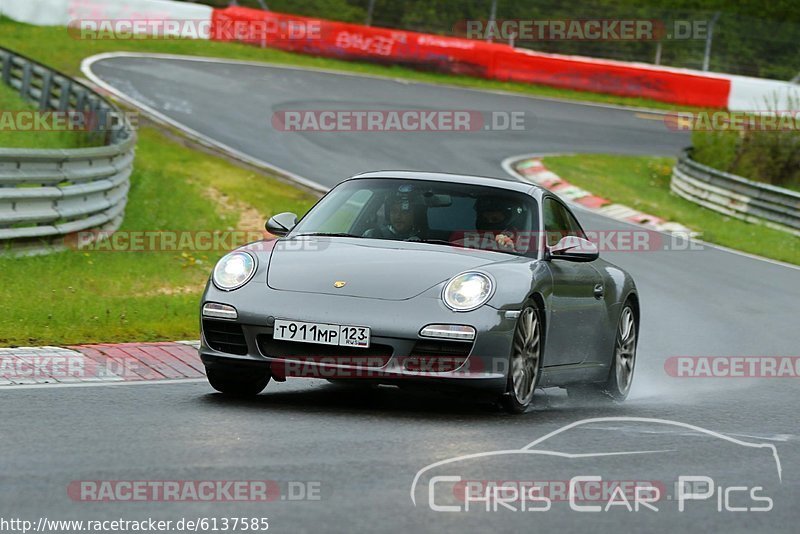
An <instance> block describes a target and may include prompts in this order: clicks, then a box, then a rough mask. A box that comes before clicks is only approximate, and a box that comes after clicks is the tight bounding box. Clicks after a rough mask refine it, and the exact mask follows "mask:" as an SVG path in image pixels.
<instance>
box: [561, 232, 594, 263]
mask: <svg viewBox="0 0 800 534" xmlns="http://www.w3.org/2000/svg"><path fill="white" fill-rule="evenodd" d="M599 257H600V251H599V250H597V246H596V245H595V244H594V243H592V242H591V241H589V240H588V239H583V238H581V237H575V236H567V237H564V238H562V239H561V241H559V242H558V243H556V244H555V245H553V246H552V247H550V258H551V259H554V260H566V261H576V262H589V261H594V260H596V259H597V258H599Z"/></svg>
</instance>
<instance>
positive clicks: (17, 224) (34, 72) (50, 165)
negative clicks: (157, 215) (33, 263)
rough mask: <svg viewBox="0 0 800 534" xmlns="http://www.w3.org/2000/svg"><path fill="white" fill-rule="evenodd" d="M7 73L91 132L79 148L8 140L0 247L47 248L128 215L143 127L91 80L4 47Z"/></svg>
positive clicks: (0, 182)
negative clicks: (22, 145) (17, 145)
mask: <svg viewBox="0 0 800 534" xmlns="http://www.w3.org/2000/svg"><path fill="white" fill-rule="evenodd" d="M0 63H1V64H2V81H3V83H5V84H6V85H8V86H10V87H12V88H14V89H16V90H17V91H18V92H19V93H20V95H21V96H22V97H23V98H25V99H28V100H31V101H33V102H36V103H38V105H39V109H40V110H42V111H47V110H50V111H59V112H73V111H74V112H76V115H77V114H80V115H79V116H80V117H83V118H84V120H86V123H85V124H86V125H87V130H88V131H89V133H88V134H87V135H88V136H90V138H91V140H92V141H94V142H95V143H96V144H98V145H101V146H95V147H90V148H77V149H56V150H49V149H12V148H0V254H3V253H9V252H10V253H12V254H19V253H46V252H52V251H55V250H59V249H61V248H63V247H64V245H65V242H64V238H65V237H66V236H68V235H69V234H72V233H74V232H79V231H83V230H95V229H97V230H116V229H117V228H118V227H119V225H120V224H121V223H122V218H123V214H124V211H125V205H126V203H127V198H128V190H129V188H130V175H131V172H132V170H133V158H134V150H135V148H136V134H135V132H134V130H133V129H132V127H131V125H130V123H129V122H128V121H127V120H126V118H125V116H124V115H123V114H122V112H121V111H120V110H119V108H117V107H116V106H115V105H114V104H112V103H111V102H109V101H108V100H106V99H105V98H103V97H102V96H101V95H99V94H97V93H96V92H94V91H93V90H92V89H91V88H89V87H88V86H86V85H84V84H82V83H80V82H78V81H76V80H74V79H72V78H70V77H69V76H66V75H64V74H62V73H60V72H58V71H55V70H53V69H51V68H49V67H46V66H44V65H42V64H40V63H38V62H36V61H33V60H31V59H29V58H27V57H25V56H22V55H20V54H17V53H15V52H13V51H11V50H8V49H5V48H1V47H0Z"/></svg>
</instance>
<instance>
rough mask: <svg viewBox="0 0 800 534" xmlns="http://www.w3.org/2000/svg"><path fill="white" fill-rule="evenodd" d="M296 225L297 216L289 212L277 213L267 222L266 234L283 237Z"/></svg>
mask: <svg viewBox="0 0 800 534" xmlns="http://www.w3.org/2000/svg"><path fill="white" fill-rule="evenodd" d="M296 225H297V215H295V214H294V213H291V212H288V211H287V212H285V213H279V214H277V215H274V216H272V217H270V219H269V220H268V221H267V225H266V228H267V232H269V233H271V234H273V235H276V236H278V237H283V236H285V235H286V234H288V233H289V232H291V231H292V228H294V227H295V226H296Z"/></svg>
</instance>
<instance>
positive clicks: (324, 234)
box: [292, 232, 364, 239]
mask: <svg viewBox="0 0 800 534" xmlns="http://www.w3.org/2000/svg"><path fill="white" fill-rule="evenodd" d="M292 237H357V238H359V239H361V238H363V237H364V236H360V235H355V234H348V233H346V232H304V233H302V234H297V235H293V236H292Z"/></svg>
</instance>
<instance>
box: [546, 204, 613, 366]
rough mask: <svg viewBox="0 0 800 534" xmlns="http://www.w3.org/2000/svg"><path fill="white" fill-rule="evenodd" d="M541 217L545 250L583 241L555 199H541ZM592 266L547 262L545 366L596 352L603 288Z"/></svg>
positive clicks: (577, 226) (575, 360) (578, 360)
mask: <svg viewBox="0 0 800 534" xmlns="http://www.w3.org/2000/svg"><path fill="white" fill-rule="evenodd" d="M542 215H543V219H544V229H545V236H546V237H545V240H546V244H547V246H548V248H549V247H551V246H553V245H555V244H556V243H558V241H559V240H560V239H561V238H563V237H566V236H576V237H582V238H584V239H585V238H586V234H585V233H584V231H583V229H582V228H581V226H580V224H579V223H578V221H577V219H575V217H574V216H573V215H572V213H571V212H570V211H569V210H568V209H567V208H566V206H564V205H563V204H562V203H561V202H560V201H559V200H558V199H556V198H555V197H552V196H547V197H545V198H544V200H543V203H542ZM592 263H593V262H588V263H580V262H573V261H567V260H563V259H550V261H548V262H547V264H548V267H549V269H550V273H551V275H552V278H553V287H552V294H551V296H550V311H551V314H550V324H549V326H548V328H547V339H546V343H547V352H546V359H545V365H547V366H551V365H569V364H577V363H581V362H583V361H585V360H586V359H588V358H589V357H591V356H592V354H591V352H592V351H593V350H595V349H594V347H596V345H597V341H596V340H597V331H598V329H599V328H600V327H601V325H602V324H603V323H602V321H603V316H604V307H605V303H604V299H603V293H604V290H605V288H604V287H603V284H602V277H601V275H600V273H599V271H598V270H597V269H595V268H594V267H593V265H592Z"/></svg>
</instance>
